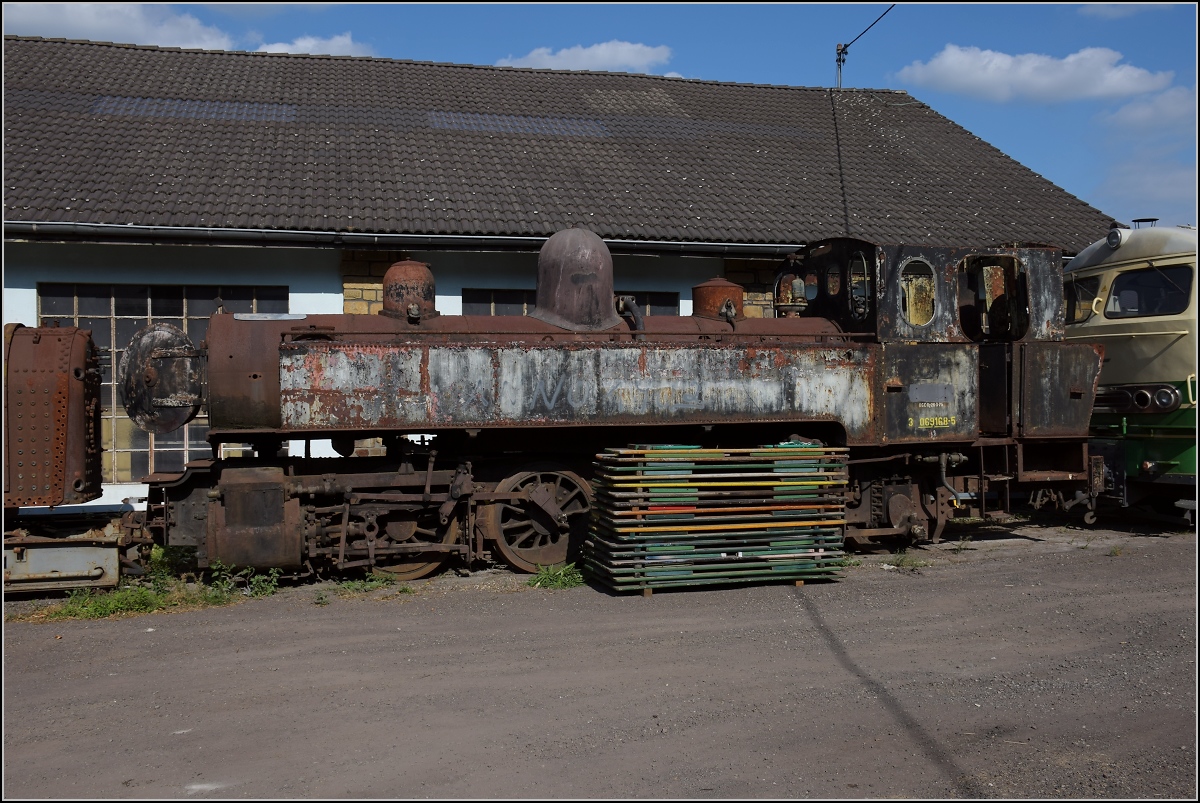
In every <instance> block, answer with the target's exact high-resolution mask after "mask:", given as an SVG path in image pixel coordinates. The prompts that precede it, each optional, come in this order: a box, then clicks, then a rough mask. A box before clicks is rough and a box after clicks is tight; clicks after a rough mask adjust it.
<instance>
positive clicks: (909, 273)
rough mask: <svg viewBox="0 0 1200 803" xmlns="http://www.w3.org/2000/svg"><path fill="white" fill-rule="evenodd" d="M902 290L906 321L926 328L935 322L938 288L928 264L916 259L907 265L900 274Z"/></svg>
mask: <svg viewBox="0 0 1200 803" xmlns="http://www.w3.org/2000/svg"><path fill="white" fill-rule="evenodd" d="M900 289H901V291H902V293H903V297H902V300H901V304H902V305H903V313H904V319H905V320H906V321H908V323H909V325H911V326H924V325H925V324H927V323H929V322H930V321H932V320H933V311H934V302H935V300H936V295H935V294H936V288H935V287H934V283H933V268H932V267H931V266H930V265H929V263H928V262H925V261H923V260H920V259H914V260H912V261H910V262H908V263H907V264H905V266H904V269H903V270H902V271H901V272H900Z"/></svg>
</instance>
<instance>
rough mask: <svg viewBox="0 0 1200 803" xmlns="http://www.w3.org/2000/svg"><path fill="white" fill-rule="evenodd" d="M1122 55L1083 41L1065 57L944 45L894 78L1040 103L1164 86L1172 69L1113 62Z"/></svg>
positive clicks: (988, 97) (1114, 95) (1126, 93)
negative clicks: (1154, 70)
mask: <svg viewBox="0 0 1200 803" xmlns="http://www.w3.org/2000/svg"><path fill="white" fill-rule="evenodd" d="M1122 58H1123V57H1122V55H1121V54H1120V53H1118V52H1117V51H1115V50H1109V49H1108V48H1103V47H1089V48H1084V49H1083V50H1080V51H1079V52H1078V53H1072V54H1071V55H1069V56H1066V57H1065V58H1061V59H1058V58H1054V57H1053V56H1045V55H1042V54H1039V53H1023V54H1021V55H1017V56H1012V55H1009V54H1007V53H999V52H997V51H995V50H981V49H979V48H977V47H959V46H958V45H946V47H945V48H943V49H942V52H940V53H938V54H937V55H936V56H934V57H933V58H932V59H930V60H929V62H928V63H921V62H919V61H914V62H913V63H912V64H910V65H908V66H907V67H905V68H904V69H902V70H900V72H899V73H898V77H899V78H900V80H902V81H905V82H908V83H911V84H914V85H916V86H920V87H925V88H928V89H935V90H939V91H943V92H954V93H957V94H961V95H968V96H971V97H977V98H982V99H985V100H992V101H1000V102H1004V101H1010V100H1032V101H1037V102H1041V103H1054V102H1059V101H1071V100H1084V99H1094V98H1120V97H1128V96H1130V95H1138V94H1142V93H1145V92H1157V91H1159V90H1162V89H1165V88H1166V87H1168V86H1170V84H1171V79H1172V78H1173V77H1174V73H1171V72H1160V73H1151V72H1149V71H1148V70H1143V69H1141V68H1140V67H1134V66H1131V65H1129V64H1118V63H1117V62H1119V61H1120V60H1121V59H1122Z"/></svg>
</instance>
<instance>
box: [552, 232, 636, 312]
mask: <svg viewBox="0 0 1200 803" xmlns="http://www.w3.org/2000/svg"><path fill="white" fill-rule="evenodd" d="M529 314H530V316H532V317H534V318H537V319H538V320H541V321H545V322H546V323H548V324H552V325H554V326H559V327H562V328H563V329H570V330H571V331H572V332H597V331H600V330H603V329H611V328H613V327H614V326H617V325H619V324H621V323H622V321H621V319H620V317H619V316H618V315H617V311H616V307H615V305H614V304H613V266H612V254H610V253H609V252H608V246H607V245H605V244H604V241H603V240H601V239H600V238H599V237H598V236H597V235H596V234H594V233H593V232H590V231H588V230H587V229H564V230H563V231H560V232H557V233H556V234H554V235H553V236H552V237H551V238H550V239H549V240H547V241H546V244H545V245H543V246H542V251H541V253H540V254H538V280H537V307H536V308H535V309H534V310H533V311H532V312H530V313H529Z"/></svg>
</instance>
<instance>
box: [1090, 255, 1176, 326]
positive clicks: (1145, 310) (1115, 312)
mask: <svg viewBox="0 0 1200 803" xmlns="http://www.w3.org/2000/svg"><path fill="white" fill-rule="evenodd" d="M1191 291H1192V266H1191V265H1172V266H1170V267H1166V268H1144V269H1142V270H1131V271H1126V272H1125V273H1122V274H1121V275H1120V276H1118V277H1117V278H1116V280H1115V281H1113V286H1112V291H1111V292H1110V293H1109V296H1108V304H1106V305H1105V307H1104V317H1106V318H1148V317H1153V316H1157V315H1178V314H1179V313H1181V312H1183V311H1184V310H1186V309H1187V308H1188V303H1189V300H1190V295H1191Z"/></svg>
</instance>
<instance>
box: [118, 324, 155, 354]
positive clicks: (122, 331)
mask: <svg viewBox="0 0 1200 803" xmlns="http://www.w3.org/2000/svg"><path fill="white" fill-rule="evenodd" d="M147 323H149V321H147V320H146V319H145V318H117V341H116V346H117V348H119V349H123V348H125V347H126V346H128V345H129V343H130V341H132V340H133V336H134V335H136V334H137V333H138V331H139V330H141V329H144V328H145V327H146V324H147Z"/></svg>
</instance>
